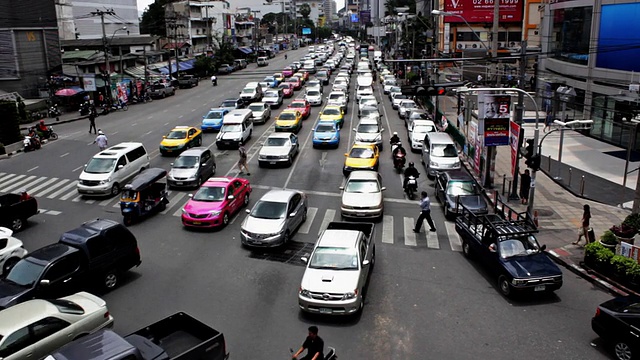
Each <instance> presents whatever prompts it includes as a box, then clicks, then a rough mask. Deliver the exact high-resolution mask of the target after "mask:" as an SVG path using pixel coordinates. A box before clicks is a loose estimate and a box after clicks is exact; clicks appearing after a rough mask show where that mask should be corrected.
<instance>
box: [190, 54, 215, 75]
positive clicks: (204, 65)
mask: <svg viewBox="0 0 640 360" xmlns="http://www.w3.org/2000/svg"><path fill="white" fill-rule="evenodd" d="M193 67H194V69H195V73H196V75H197V76H199V77H204V76H209V75H212V74H215V70H216V67H215V62H214V61H213V59H212V58H210V57H209V56H206V55H202V56H198V57H197V58H196V61H195V63H194V64H193Z"/></svg>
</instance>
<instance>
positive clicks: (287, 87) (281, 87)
mask: <svg viewBox="0 0 640 360" xmlns="http://www.w3.org/2000/svg"><path fill="white" fill-rule="evenodd" d="M278 89H282V91H285V90H288V89H289V85H287V84H286V83H284V84H280V85H279V86H278Z"/></svg>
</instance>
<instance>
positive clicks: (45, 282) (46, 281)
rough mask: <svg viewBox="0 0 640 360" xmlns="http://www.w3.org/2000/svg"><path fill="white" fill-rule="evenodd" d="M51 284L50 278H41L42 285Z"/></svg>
mask: <svg viewBox="0 0 640 360" xmlns="http://www.w3.org/2000/svg"><path fill="white" fill-rule="evenodd" d="M50 284H51V281H50V280H47V279H42V280H40V286H49V285H50Z"/></svg>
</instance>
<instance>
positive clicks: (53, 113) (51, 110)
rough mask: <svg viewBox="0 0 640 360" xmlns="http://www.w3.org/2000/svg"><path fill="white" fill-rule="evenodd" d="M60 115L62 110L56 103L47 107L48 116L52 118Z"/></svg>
mask: <svg viewBox="0 0 640 360" xmlns="http://www.w3.org/2000/svg"><path fill="white" fill-rule="evenodd" d="M60 115H62V111H60V109H58V104H55V105H53V106H51V107H50V108H49V117H50V118H54V117H58V116H60Z"/></svg>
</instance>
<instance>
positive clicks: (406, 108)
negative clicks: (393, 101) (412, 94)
mask: <svg viewBox="0 0 640 360" xmlns="http://www.w3.org/2000/svg"><path fill="white" fill-rule="evenodd" d="M417 108H418V105H417V104H416V102H415V101H413V100H402V101H401V102H400V104H399V105H398V115H399V116H400V119H404V118H405V117H406V116H409V113H410V112H411V109H417Z"/></svg>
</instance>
